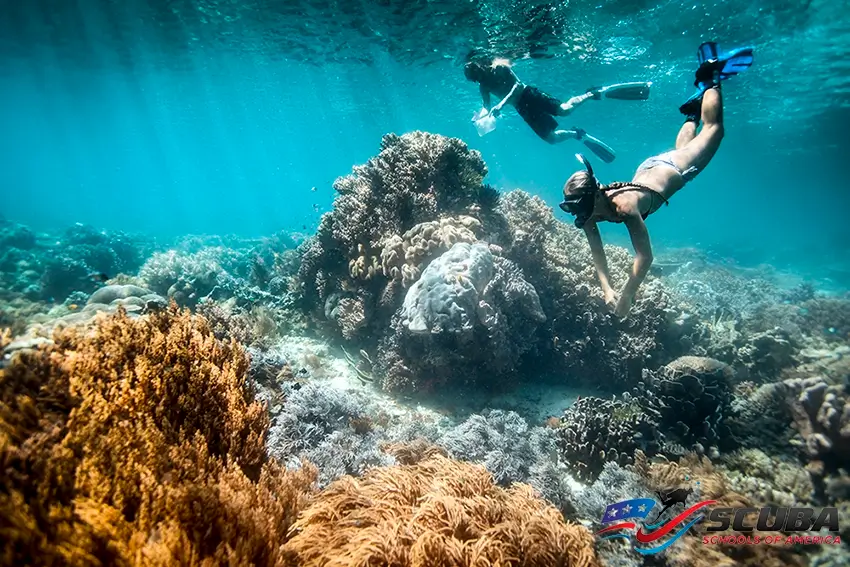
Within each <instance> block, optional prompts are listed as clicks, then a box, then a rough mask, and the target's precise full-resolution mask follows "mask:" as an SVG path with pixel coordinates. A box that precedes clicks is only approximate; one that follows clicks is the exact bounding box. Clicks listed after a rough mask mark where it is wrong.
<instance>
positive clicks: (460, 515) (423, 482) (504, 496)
mask: <svg viewBox="0 0 850 567" xmlns="http://www.w3.org/2000/svg"><path fill="white" fill-rule="evenodd" d="M292 534H293V535H292V538H291V539H290V541H289V542H288V543H287V544H286V545H285V546H284V549H285V551H286V552H289V553H293V554H295V555H296V556H297V558H298V563H299V564H301V565H305V566H309V565H328V564H333V565H339V566H340V567H342V566H345V565H352V566H354V565H367V564H369V565H398V566H404V565H470V566H472V565H482V566H489V565H526V566H529V567H530V566H536V565H539V566H547V567H548V566H551V565H569V566H574V567H592V566H595V565H598V564H599V563H598V561H597V559H596V556H595V553H594V550H593V538H592V536H591V534H590V532H588V531H587V529H586V528H584V527H582V526H579V525H575V524H569V523H565V522H564V520H563V518H562V517H561V514H560V513H559V512H558V511H557V510H555V509H554V508H553V507H551V506H549V505H547V504H546V503H545V502H544V501H542V500H540V499H539V498H538V497H536V496H535V495H534V494H533V491H532V489H531V488H530V487H528V486H526V485H521V484H515V485H513V486H512V487H511V488H509V489H503V488H499V487H497V486H496V485H495V483H494V482H493V478H492V477H491V476H490V474H489V473H487V471H486V470H485V469H484V468H483V467H481V466H478V465H471V464H466V463H461V462H458V461H452V460H450V459H446V458H444V457H441V456H435V457H432V458H431V459H429V460H427V461H422V462H420V463H418V464H415V465H402V466H395V467H388V468H382V469H375V470H372V471H370V472H369V473H367V474H366V475H365V476H364V477H363V478H362V479H354V478H351V477H345V478H343V479H340V480H338V481H336V482H335V483H334V484H332V485H331V486H329V487H328V488H326V489H325V490H324V491H323V492H322V493H320V494H319V495H318V496H317V497H316V498H315V499H314V501H313V502H312V504H311V505H310V506H309V507H308V508H307V509H306V510H305V511H304V512H303V514H302V515H301V516H300V517H299V519H298V521H297V522H296V524H295V525H294V526H293V527H292Z"/></svg>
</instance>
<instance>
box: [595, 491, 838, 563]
mask: <svg viewBox="0 0 850 567" xmlns="http://www.w3.org/2000/svg"><path fill="white" fill-rule="evenodd" d="M686 480H687V479H686ZM696 484H697V485H699V482H697V483H696ZM656 494H657V495H658V499H659V501H658V502H656V501H655V500H653V499H652V498H634V499H631V500H623V501H622V502H617V503H615V504H609V505H608V506H606V508H605V512H604V513H603V515H602V520H601V522H602V524H603V525H604V524H610V525H607V526H605V527H603V528H602V529H600V530H599V531H598V532H596V535H597V536H598V537H600V538H601V539H603V540H605V539H616V538H621V539H626V540H630V541H632V544H633V545H632V547H633V548H634V550H635V551H637V552H638V553H641V554H643V555H654V554H656V553H660V552H662V551H664V550H665V549H667V548H668V547H670V546H671V545H673V544H674V543H675V542H676V541H678V540H679V539H680V538H681V537H682V536H683V535H685V534H686V533H688V530H690V529H691V527H693V526H694V525H695V524H697V523H698V522H701V521H702V520H705V519H706V517H707V525H706V528H705V535H703V536H702V543H703V545H717V544H726V545H761V544H768V545H800V544H802V545H810V544H832V545H837V544H840V543H841V538H840V536H839V535H838V533H837V532H838V531H839V527H838V510H837V508H822V509H820V510H819V511H818V510H815V509H813V508H803V507H800V508H785V507H776V506H772V507H769V506H768V507H763V508H728V507H713V505H714V504H716V503H717V501H716V500H702V501H699V502H697V503H695V504H693V505H692V506H687V504H686V501H687V499H688V497H689V496H690V495H691V494H693V489H692V488H674V489H671V490H666V491H659V492H656ZM659 505H660V506H659ZM680 505H681V508H682V511H681V512H679V513H678V514H677V513H676V510H677V509H678V507H679V506H680ZM656 507H659V508H660V510H659V512H658V513H657V514H656V515H655V518H654V519H653V520H652V523H644V522H645V520H646V519H647V518H648V517H649V515H650V513H651V512H652V510H653V509H655V508H656ZM671 509H672V512H671V514H673V517H672V518H670V519H667V520H664V519H662V516H664V514H665V512H667V511H668V510H671ZM756 514H757V515H758V517H757V519H756V518H755V516H756ZM635 520H638V521H635ZM730 525H731V528H732V530H733V531H732V533H729V532H728V530H729V528H730ZM824 529H826V530H828V532H829V534H827V535H824V534H823V533H822V531H823V530H824ZM780 531H781V532H785V533H784V534H774V533H773V532H780ZM718 532H726V533H723V534H719V533H718ZM760 532H771V533H768V534H762V533H760ZM789 532H821V533H819V534H817V535H812V534H811V533H809V534H807V535H787V534H788V533H789Z"/></svg>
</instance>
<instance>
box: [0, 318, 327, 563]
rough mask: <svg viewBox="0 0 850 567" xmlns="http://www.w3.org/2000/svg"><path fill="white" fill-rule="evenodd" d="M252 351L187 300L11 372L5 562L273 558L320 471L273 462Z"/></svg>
mask: <svg viewBox="0 0 850 567" xmlns="http://www.w3.org/2000/svg"><path fill="white" fill-rule="evenodd" d="M247 366H248V361H247V358H246V356H245V354H244V352H243V351H242V350H241V348H239V347H238V346H236V345H233V344H231V345H227V344H223V343H221V342H219V341H217V340H216V339H215V338H214V337H213V335H212V332H211V331H210V329H209V327H208V326H207V325H206V323H205V322H204V321H203V320H201V319H196V318H194V317H192V316H190V315H189V314H187V313H180V312H178V311H177V310H176V309H174V308H172V309H170V310H168V311H163V312H158V313H154V314H151V315H149V316H148V317H145V318H142V319H135V320H133V319H130V318H128V317H127V316H126V315H125V314H123V313H121V312H119V313H118V314H117V315H114V316H109V317H105V318H101V319H100V320H99V322H98V323H97V326H96V327H95V329H94V331H93V332H91V333H86V332H81V331H78V330H75V329H68V330H65V331H61V332H57V333H56V335H55V336H54V339H53V342H52V344H50V345H47V346H44V347H42V348H41V349H38V350H34V351H33V350H31V351H21V352H19V353H17V354H16V355H15V356H14V358H13V359H12V361H11V363H10V364H9V365H8V366H7V367H6V368H4V369H3V370H2V371H0V421H2V428H0V429H2V431H3V434H2V437H0V454H2V462H3V471H2V475H0V510H2V513H0V533H2V534H3V539H4V546H3V554H4V555H3V557H2V561H3V563H5V564H24V563H30V564H32V563H31V562H32V561H36V562H37V563H36V564H44V565H49V564H56V563H62V564H118V565H129V564H137V563H138V564H152V563H157V564H159V563H163V562H168V563H181V564H190V563H197V562H210V563H216V564H223V563H230V564H233V563H252V564H266V565H273V564H276V563H278V562H279V561H280V560H281V557H282V556H281V553H280V545H281V544H282V543H283V542H284V541H285V539H286V534H287V532H288V529H289V527H290V525H291V524H292V522H293V521H294V519H295V515H296V513H297V510H298V509H299V508H300V506H301V503H302V500H303V498H304V496H305V495H306V493H307V491H308V490H309V487H310V484H311V482H312V480H313V478H314V476H315V471H314V470H313V469H312V468H311V467H303V468H301V470H299V471H297V472H287V471H284V470H282V469H281V468H280V467H279V465H277V464H275V463H274V462H266V457H265V447H264V439H265V434H266V428H267V425H268V421H267V420H268V417H267V414H266V412H265V410H264V408H263V407H262V406H261V405H260V404H258V403H256V402H253V401H252V400H251V394H250V391H249V390H248V389H247V388H246V385H245V383H244V373H245V370H246V369H247Z"/></svg>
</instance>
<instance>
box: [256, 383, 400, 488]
mask: <svg viewBox="0 0 850 567" xmlns="http://www.w3.org/2000/svg"><path fill="white" fill-rule="evenodd" d="M284 392H285V396H286V399H285V402H284V403H282V404H280V405H277V406H272V407H271V415H272V423H271V429H270V431H269V440H268V451H269V454H270V455H272V456H274V457H276V458H277V459H279V460H280V461H281V462H289V463H292V462H297V461H298V460H299V459H306V460H308V461H310V462H311V463H314V464H315V465H317V466H318V467H319V484H320V486H326V485H327V484H329V483H330V482H332V481H334V480H336V479H338V478H339V477H341V476H343V475H346V474H352V475H356V476H360V475H362V474H363V473H364V472H366V470H367V469H369V468H371V467H376V466H382V465H389V464H393V461H392V459H391V458H390V456H389V455H388V454H386V453H385V452H383V451H382V450H381V448H380V443H382V442H386V441H390V439H388V436H387V435H382V434H381V432H380V431H379V430H378V429H379V428H378V427H371V426H369V427H364V428H362V429H361V428H358V427H357V424H358V423H376V422H378V420H379V417H378V410H377V408H376V407H375V404H374V402H372V401H371V400H370V399H369V397H368V396H367V395H365V394H364V393H362V392H343V391H340V390H338V389H336V388H332V387H327V386H325V385H323V384H321V383H315V382H311V383H307V384H305V385H303V386H300V385H299V386H298V388H297V389H295V388H292V387H287V386H286V385H284ZM393 440H394V439H393Z"/></svg>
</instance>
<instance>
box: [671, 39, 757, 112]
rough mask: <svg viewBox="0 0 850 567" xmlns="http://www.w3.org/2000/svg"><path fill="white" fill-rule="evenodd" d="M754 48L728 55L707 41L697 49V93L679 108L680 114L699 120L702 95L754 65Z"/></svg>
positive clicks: (695, 83) (740, 49)
mask: <svg viewBox="0 0 850 567" xmlns="http://www.w3.org/2000/svg"><path fill="white" fill-rule="evenodd" d="M753 60H754V58H753V48H752V47H742V48H739V49H733V50H732V51H729V52H728V53H721V52H720V49H719V48H718V47H717V43H715V42H713V41H707V42H705V43H703V44H702V45H700V46H699V47H698V48H697V61H698V62H699V68H698V69H697V72H696V74H695V80H694V86H695V87H696V88H697V91H696V92H695V93H694V94H692V95H691V96H690V98H688V100H687V101H685V104H683V105H682V106H680V107H679V112H681V113H682V114H684V115H686V116H687V117H688V119H693V118H698V112H699V106H700V104H701V103H702V95H703V94H704V93H705V91H706V90H708V89H710V88H712V87H716V86H717V85H719V84H720V81H725V80H726V79H728V78H729V77H732V76H734V75H737V74H738V73H740V72H742V71H746V70H747V69H749V68H750V66H751V65H752V64H753Z"/></svg>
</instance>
